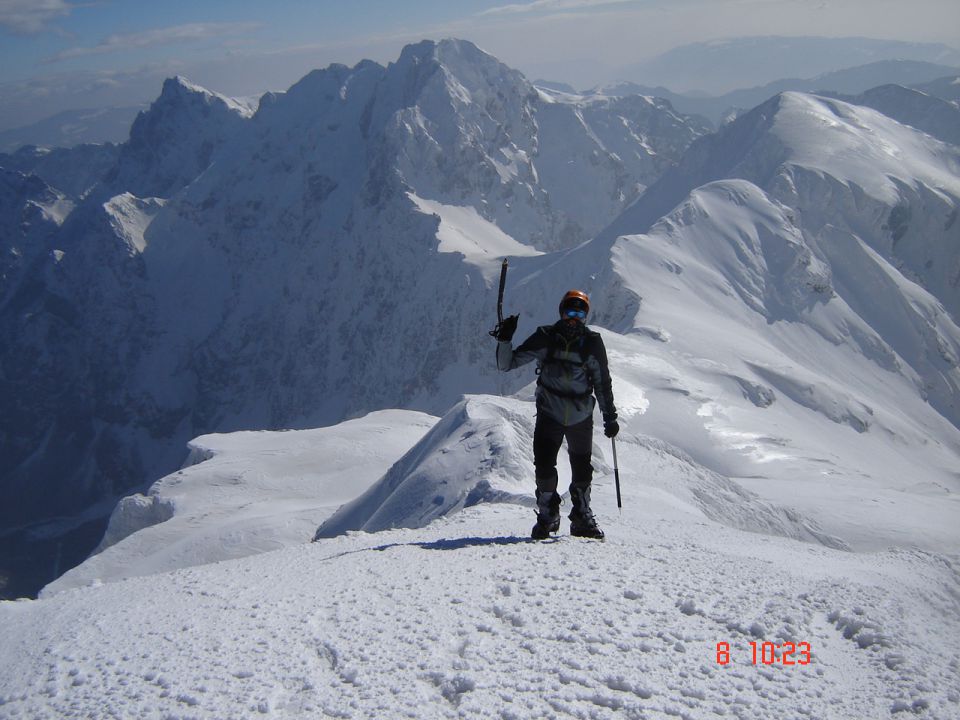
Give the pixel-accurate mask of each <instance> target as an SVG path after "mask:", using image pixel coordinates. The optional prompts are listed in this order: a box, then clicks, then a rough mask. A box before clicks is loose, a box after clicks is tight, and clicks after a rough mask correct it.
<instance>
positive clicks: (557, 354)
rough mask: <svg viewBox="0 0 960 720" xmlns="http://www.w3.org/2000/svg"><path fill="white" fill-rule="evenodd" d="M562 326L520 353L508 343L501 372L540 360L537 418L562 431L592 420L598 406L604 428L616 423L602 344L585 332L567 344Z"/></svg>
mask: <svg viewBox="0 0 960 720" xmlns="http://www.w3.org/2000/svg"><path fill="white" fill-rule="evenodd" d="M561 323H562V321H561V322H557V323H556V324H555V325H543V326H541V327H538V328H537V330H536V332H535V333H533V335H531V336H530V337H528V338H527V339H526V340H525V341H524V342H523V343H522V344H521V345H520V347H518V348H517V349H516V350H514V348H513V344H512V343H511V342H510V341H508V340H501V341H500V342H498V343H497V367H498V368H499V369H500V370H503V371H506V370H513V369H514V368H518V367H520V366H521V365H526V364H527V363H528V362H530V361H531V360H536V361H537V374H538V375H539V378H538V379H537V412H538V413H541V412H543V413H546V414H548V415H549V416H550V417H552V418H553V419H554V420H556V421H557V422H559V423H561V424H563V425H576V424H577V423H580V422H583V421H584V420H586V419H587V418H589V417H592V416H593V408H594V407H595V405H596V404H599V405H600V413H601V414H602V415H603V420H604V422H607V421H609V420H616V419H617V408H616V407H615V406H614V404H613V387H612V384H611V382H610V368H609V367H608V366H607V350H606V348H605V347H604V345H603V338H602V337H600V333H597V332H594V331H593V330H590V329H589V328H586V327H585V328H584V329H583V332H582V333H580V334H579V335H577V336H575V337H572V338H568V337H567V336H566V335H564V334H563V332H561V327H562V324H561ZM594 396H596V400H594Z"/></svg>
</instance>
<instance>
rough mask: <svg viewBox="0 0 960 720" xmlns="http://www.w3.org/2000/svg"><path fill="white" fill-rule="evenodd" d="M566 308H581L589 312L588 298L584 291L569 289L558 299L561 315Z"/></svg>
mask: <svg viewBox="0 0 960 720" xmlns="http://www.w3.org/2000/svg"><path fill="white" fill-rule="evenodd" d="M567 310H583V312H584V313H589V312H590V298H589V297H587V294H586V293H585V292H582V291H580V290H570V291H569V292H567V294H566V295H564V296H563V300H561V301H560V314H561V315H563V314H564V313H565V312H566V311H567Z"/></svg>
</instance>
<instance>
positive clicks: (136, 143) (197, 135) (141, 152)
mask: <svg viewBox="0 0 960 720" xmlns="http://www.w3.org/2000/svg"><path fill="white" fill-rule="evenodd" d="M250 117H251V113H250V111H249V109H248V108H247V107H246V106H244V105H242V104H241V103H238V102H236V101H234V100H231V99H230V98H227V97H224V96H222V95H219V94H217V93H213V92H210V91H209V90H206V89H204V88H201V87H199V86H197V85H194V84H193V83H191V82H190V81H188V80H186V79H184V78H182V77H179V76H178V77H175V78H169V79H168V80H166V81H165V82H164V84H163V90H162V91H161V93H160V97H158V98H157V100H156V101H154V103H153V104H152V105H151V106H150V108H149V109H148V110H146V111H144V112H142V113H140V114H139V115H138V116H137V119H136V120H135V121H134V123H133V127H132V128H131V129H130V139H129V141H128V142H127V143H126V144H125V145H124V146H123V147H122V149H121V152H120V159H119V160H118V162H117V166H116V168H115V169H114V170H113V172H111V173H110V175H109V176H108V177H107V182H106V185H107V187H108V188H109V192H110V193H111V194H117V193H120V192H125V191H126V192H132V193H133V194H134V195H137V196H139V197H170V196H171V195H173V194H175V193H176V192H178V191H179V190H181V189H182V188H183V187H184V186H186V185H188V184H189V183H190V182H192V181H193V180H194V179H196V178H197V176H199V175H200V174H201V173H202V172H203V171H204V170H206V169H207V167H209V165H210V163H211V162H212V161H213V159H214V157H215V155H216V153H217V152H218V151H219V150H220V149H221V148H223V147H225V146H226V145H227V144H229V142H230V141H231V140H232V139H233V138H234V136H235V135H236V134H237V133H239V132H240V130H241V129H242V127H243V126H244V125H245V123H246V122H247V120H248V119H249V118H250Z"/></svg>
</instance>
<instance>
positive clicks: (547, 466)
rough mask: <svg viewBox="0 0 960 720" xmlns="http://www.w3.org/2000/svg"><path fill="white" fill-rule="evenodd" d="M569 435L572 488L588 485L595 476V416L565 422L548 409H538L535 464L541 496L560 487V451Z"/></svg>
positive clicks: (534, 449) (583, 487)
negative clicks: (546, 410) (571, 422)
mask: <svg viewBox="0 0 960 720" xmlns="http://www.w3.org/2000/svg"><path fill="white" fill-rule="evenodd" d="M564 438H566V439H567V452H568V453H569V455H570V471H571V475H572V477H571V481H570V489H571V491H573V490H576V489H583V490H585V489H587V488H589V487H590V482H591V481H592V480H593V465H591V464H590V456H591V455H592V453H593V418H592V417H588V418H587V419H586V420H584V421H583V422H581V423H578V424H576V425H561V424H560V423H559V422H557V421H556V420H554V419H553V418H551V417H550V416H549V415H547V414H545V413H537V424H536V426H535V428H534V431H533V464H534V467H535V471H536V478H537V497H539V496H540V494H541V493H544V492H556V491H557V482H558V478H557V454H558V453H559V452H560V445H561V443H562V442H563V439H564Z"/></svg>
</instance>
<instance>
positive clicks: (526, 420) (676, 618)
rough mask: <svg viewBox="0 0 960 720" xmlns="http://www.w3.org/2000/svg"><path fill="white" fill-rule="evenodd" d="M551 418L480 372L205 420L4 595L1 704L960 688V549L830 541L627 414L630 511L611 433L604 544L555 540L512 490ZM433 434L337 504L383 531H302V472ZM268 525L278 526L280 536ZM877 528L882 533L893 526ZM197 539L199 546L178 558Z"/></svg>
mask: <svg viewBox="0 0 960 720" xmlns="http://www.w3.org/2000/svg"><path fill="white" fill-rule="evenodd" d="M648 342H650V341H649V340H648ZM615 344H616V343H615V342H614V343H611V345H615ZM621 384H622V383H621ZM523 394H524V393H521V395H523ZM636 417H637V416H634V419H630V418H629V413H628V418H627V420H626V422H627V423H634V422H635V418H636ZM532 418H533V406H532V403H531V402H529V400H523V399H512V398H496V397H490V396H475V397H470V398H466V399H465V400H464V401H463V402H462V403H461V404H459V405H458V406H457V407H455V408H453V409H452V410H451V411H450V413H448V414H447V415H446V416H445V417H444V418H441V419H439V420H437V419H431V418H429V417H428V416H423V415H420V414H416V413H407V414H404V413H393V414H390V413H386V414H381V413H378V414H375V416H371V417H370V418H365V419H362V420H359V421H350V422H348V423H344V424H342V425H340V426H337V427H336V428H332V429H329V430H325V431H300V432H287V433H239V434H234V435H225V436H211V437H209V438H202V439H200V440H198V441H197V442H196V443H194V448H195V450H196V454H198V455H200V456H201V457H202V456H204V455H206V456H209V457H210V459H207V460H205V461H203V462H200V463H199V464H194V465H192V466H190V467H188V468H186V469H185V470H184V471H182V472H180V473H177V474H175V475H174V476H171V477H170V478H167V479H165V480H164V481H161V482H160V483H158V484H157V486H155V489H154V495H155V496H156V497H158V498H161V499H164V501H172V498H174V497H175V496H176V494H179V496H180V500H179V501H177V502H173V504H174V506H175V508H176V511H175V514H174V515H173V517H172V518H171V519H169V520H167V521H166V522H162V523H159V524H157V525H152V526H148V527H146V528H144V529H142V530H140V531H139V532H136V533H134V534H132V535H129V536H128V537H126V538H124V539H121V540H119V541H117V542H116V543H115V544H114V545H112V546H111V547H109V548H107V549H106V550H104V551H103V552H101V553H100V554H99V555H95V556H94V557H93V558H91V560H89V561H87V563H84V565H81V566H80V567H79V568H77V569H75V570H74V571H72V572H70V573H68V574H67V575H65V576H64V577H63V578H61V579H60V580H59V581H58V582H57V583H54V584H53V585H51V586H49V587H48V588H47V589H46V590H45V591H44V595H43V599H41V600H37V601H20V602H7V603H2V604H0V631H2V633H3V637H4V642H3V644H2V647H0V666H2V667H4V668H5V669H6V670H5V672H4V673H3V675H2V676H0V716H2V717H4V718H11V719H12V718H30V719H31V720H33V719H35V718H85V717H138V718H225V717H261V716H262V717H271V718H395V717H396V718H401V717H410V718H465V717H466V718H481V717H483V718H487V717H502V718H534V717H536V718H540V717H569V718H591V719H592V718H624V717H626V718H646V717H656V718H659V717H687V718H710V717H740V718H747V717H814V718H838V719H839V718H844V719H845V718H880V717H890V716H894V715H897V714H898V713H900V712H902V711H903V712H909V713H910V716H913V715H912V713H918V714H919V715H920V716H921V717H927V718H943V719H947V718H953V717H956V716H957V713H958V712H960V683H958V681H957V672H958V670H960V667H958V661H957V656H956V640H957V638H958V637H960V614H958V612H957V611H958V607H960V603H958V597H960V596H958V581H960V572H958V566H957V562H958V558H957V555H956V554H955V553H954V554H952V555H948V554H943V553H935V552H931V551H925V550H921V549H919V548H907V547H900V548H888V549H885V550H877V551H867V552H860V553H852V552H849V551H846V550H843V549H838V548H837V545H842V544H843V543H840V542H839V541H837V539H836V538H833V537H831V536H829V535H827V534H825V533H824V532H823V531H822V530H820V529H818V526H817V523H816V522H814V521H812V520H811V519H810V518H805V517H803V516H801V515H800V514H798V513H796V512H795V511H788V510H785V509H784V508H780V507H777V506H775V505H773V504H771V503H769V502H767V501H764V500H762V499H761V498H760V497H759V496H757V495H755V494H754V493H752V492H750V491H747V490H744V489H742V488H741V487H740V486H738V485H737V484H735V483H732V482H730V481H729V480H727V479H726V478H723V477H722V476H720V475H718V474H716V473H714V472H712V471H710V470H709V469H707V468H705V467H704V466H702V465H700V464H699V463H697V462H696V461H695V460H694V459H693V458H692V457H690V456H689V455H687V454H686V453H684V452H682V451H681V450H679V449H678V448H676V447H674V446H671V445H670V444H668V443H666V442H664V441H662V440H657V439H655V438H652V437H649V436H646V435H642V434H639V433H637V432H635V431H632V430H631V429H630V427H629V425H628V426H627V428H626V429H625V430H624V431H623V432H622V433H621V436H620V440H619V442H618V450H619V452H618V454H619V458H620V466H621V478H622V483H621V484H622V495H623V508H622V510H618V509H617V507H616V501H615V490H614V486H613V478H612V473H611V458H610V454H609V444H606V443H602V444H598V446H597V448H596V459H595V465H596V466H597V467H598V471H599V472H598V477H597V479H596V481H595V490H594V505H595V508H596V509H597V512H598V517H599V519H600V521H601V525H602V526H603V527H604V528H605V529H606V531H607V541H606V542H604V543H597V542H593V541H587V540H581V539H574V538H571V537H569V536H568V535H567V532H568V527H567V522H566V520H564V522H563V525H562V527H561V533H560V535H559V537H558V538H557V539H555V540H550V541H545V542H540V543H535V542H532V541H530V540H529V539H528V536H529V532H530V527H531V526H532V524H533V521H534V516H533V510H532V508H531V507H529V504H530V499H529V498H528V497H527V498H524V497H522V496H518V493H520V492H523V490H524V488H525V487H526V490H527V491H528V492H529V490H530V487H532V481H531V480H530V478H531V477H532V470H533V468H532V454H531V449H530V437H529V435H530V433H531V432H532ZM826 422H829V421H826ZM391 423H392V424H393V427H392V429H391V427H390V426H391ZM428 428H429V430H428ZM851 432H852V431H851ZM424 433H425V434H424ZM854 434H856V433H854ZM416 437H419V438H420V439H419V441H417V442H415V444H413V445H412V446H411V447H410V448H409V450H407V452H406V453H405V454H404V455H403V457H401V458H400V459H399V460H398V461H397V462H396V463H395V464H394V466H393V467H391V468H390V469H389V470H388V471H387V472H385V473H384V474H383V477H382V478H381V479H380V480H379V481H377V482H376V483H374V484H373V485H370V486H369V489H368V490H367V492H366V493H363V494H361V495H360V496H359V497H358V498H357V500H356V501H355V502H353V503H351V504H348V505H346V506H345V507H344V509H343V510H341V512H340V513H339V516H340V519H339V520H338V519H337V516H334V518H331V519H330V520H329V521H328V523H332V524H333V525H334V526H337V525H338V524H340V525H341V527H335V530H336V531H342V530H343V527H345V526H342V523H343V522H344V518H346V519H347V520H350V519H351V518H352V520H353V521H354V522H361V523H362V522H364V520H363V519H362V518H364V517H369V520H366V521H365V522H367V523H369V524H370V525H374V526H376V528H377V529H378V530H379V531H378V532H363V531H351V530H347V531H345V532H343V533H342V534H339V535H336V536H334V537H326V538H321V539H318V540H316V541H315V542H313V543H309V542H306V537H304V536H303V535H302V531H303V517H301V516H302V515H303V514H304V509H305V505H307V504H309V503H308V502H307V498H306V497H304V498H303V499H302V500H300V501H299V504H297V503H296V502H294V503H293V505H295V506H296V507H291V498H296V497H297V496H298V494H300V493H303V491H304V489H305V488H306V487H307V486H308V485H314V486H316V487H319V488H326V489H328V490H333V489H334V488H338V492H341V493H343V492H346V491H347V490H348V488H355V489H360V488H363V487H365V486H367V483H368V482H369V480H364V479H363V478H364V477H365V476H366V477H369V475H368V474H366V475H365V471H364V470H363V469H362V468H363V467H367V468H371V467H373V466H374V465H375V464H376V460H375V459H373V460H370V461H368V464H367V465H366V466H364V465H363V464H362V463H361V464H360V466H359V468H360V469H358V473H357V474H358V477H357V478H356V479H357V482H356V483H354V482H353V480H352V479H351V478H350V477H349V476H348V475H345V474H344V473H345V472H347V471H348V469H349V463H350V462H351V461H356V459H357V456H358V455H363V454H364V453H368V452H371V442H374V443H375V442H376V440H377V439H384V440H387V442H392V443H394V444H393V445H392V446H391V447H392V450H393V451H397V452H399V450H398V448H400V447H401V446H402V444H404V443H405V444H409V443H410V442H411V441H413V440H414V439H415V438H416ZM391 438H392V439H391ZM311 446H312V447H313V448H315V450H314V451H313V454H311V452H310V450H309V448H310V447H311ZM321 454H322V455H324V456H325V457H327V458H329V460H330V462H327V463H324V462H323V460H322V459H320V458H319V455H321ZM194 459H199V458H197V457H195V458H194ZM561 459H562V458H561ZM565 470H566V468H564V467H563V465H562V464H561V471H562V479H561V486H562V487H563V486H565V485H566V483H567V481H568V475H567V473H566V472H565ZM517 475H520V476H521V478H522V479H521V478H518V477H517ZM231 478H234V482H231V481H230V480H231ZM305 479H306V480H308V481H309V482H306V481H305ZM241 480H242V482H241ZM174 481H176V482H174ZM285 486H287V487H285ZM298 488H299V490H298ZM227 490H229V491H227ZM509 490H513V491H514V494H512V495H511V494H510V493H509V492H508V491H509ZM435 498H444V503H440V504H434V502H433V501H434V499H435ZM471 498H472V500H471ZM823 501H824V500H823V498H821V502H823ZM313 502H314V504H315V503H316V499H314V501H313ZM911 502H912V496H911V495H910V494H908V493H902V498H901V500H900V505H899V510H900V512H901V513H903V514H906V515H910V514H911V513H915V512H917V508H918V506H916V505H914V504H911ZM251 506H253V507H251ZM430 507H433V508H434V512H433V514H432V515H430V514H429V512H428V513H427V514H426V515H425V514H424V508H430ZM566 507H567V508H568V507H569V502H567V503H566ZM179 511H182V512H183V513H184V515H183V516H182V517H178V515H177V514H176V512H179ZM254 511H255V512H254ZM564 512H566V511H564ZM327 514H329V510H323V509H322V508H313V510H312V515H311V513H309V512H308V513H306V515H307V516H312V517H313V518H316V519H318V520H319V519H322V518H323V517H325V516H326V515H327ZM834 514H835V515H839V516H840V517H841V518H842V519H843V521H844V523H845V525H844V526H845V527H854V526H856V525H857V523H858V521H859V520H860V519H861V509H860V507H858V505H857V504H856V503H853V502H845V503H838V504H837V506H836V508H834ZM122 515H123V512H122V511H120V510H118V512H117V513H115V520H116V519H117V517H118V516H122ZM358 517H359V518H360V519H359V520H358ZM954 517H955V515H954ZM252 518H256V519H255V520H254V519H252ZM228 520H232V522H231V521H228ZM913 522H914V523H915V524H917V525H921V524H922V523H920V522H918V521H917V517H916V516H915V515H914V516H913ZM291 523H292V524H293V526H294V527H293V528H292V530H291V527H290V525H291ZM298 523H299V524H298ZM904 524H906V521H904ZM390 525H398V526H402V525H424V526H423V527H406V528H403V527H397V528H395V529H383V528H388V527H389V526H390ZM733 526H736V527H733ZM297 527H299V528H300V531H299V532H301V535H300V536H299V537H298V535H297V532H298V531H297V530H296V528H297ZM265 528H273V530H272V532H270V533H268V537H270V538H271V539H272V541H273V542H274V543H276V544H277V545H281V546H283V545H285V547H282V548H281V549H275V550H269V549H268V548H267V547H265V546H264V544H263V537H264V529H265ZM736 528H743V529H736ZM256 530H259V532H256ZM875 530H876V533H877V537H876V542H877V543H880V542H881V540H882V539H883V538H884V537H885V536H886V535H885V534H888V533H889V532H890V528H880V527H878V528H876V529H875ZM862 532H868V530H862ZM941 532H945V531H944V530H941ZM321 534H322V533H321ZM797 537H799V538H802V539H804V540H806V542H803V541H799V540H797V539H795V538H797ZM224 540H231V541H232V542H231V543H226V544H225V543H224V542H223V541H224ZM908 542H909V539H905V543H908ZM151 546H152V547H153V550H154V552H153V553H152V554H147V555H146V556H144V555H143V554H142V553H140V550H141V549H142V548H144V547H151ZM183 547H186V548H190V550H191V557H190V562H189V563H187V564H189V565H191V566H190V567H183V568H181V569H176V570H173V569H169V568H170V567H171V566H170V565H169V563H170V561H171V559H173V558H171V555H175V554H176V550H177V549H178V548H183ZM952 547H953V548H956V547H957V544H956V543H955V542H953V543H952ZM265 550H267V551H265ZM244 551H245V552H247V553H250V556H249V557H239V558H238V557H237V555H238V554H242V553H243V552H244ZM228 558H232V559H228ZM107 559H109V562H108V561H107ZM164 562H166V563H168V564H167V565H166V566H164V564H163V563H164ZM147 572H153V573H154V574H150V575H145V573H147ZM98 573H99V575H98ZM71 588H72V589H71ZM723 643H725V645H724V644H723ZM751 643H754V644H755V646H752V645H751ZM764 643H769V644H768V645H764ZM725 653H728V654H725ZM754 653H756V661H755V662H754ZM791 662H792V663H793V664H790V663H791Z"/></svg>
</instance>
